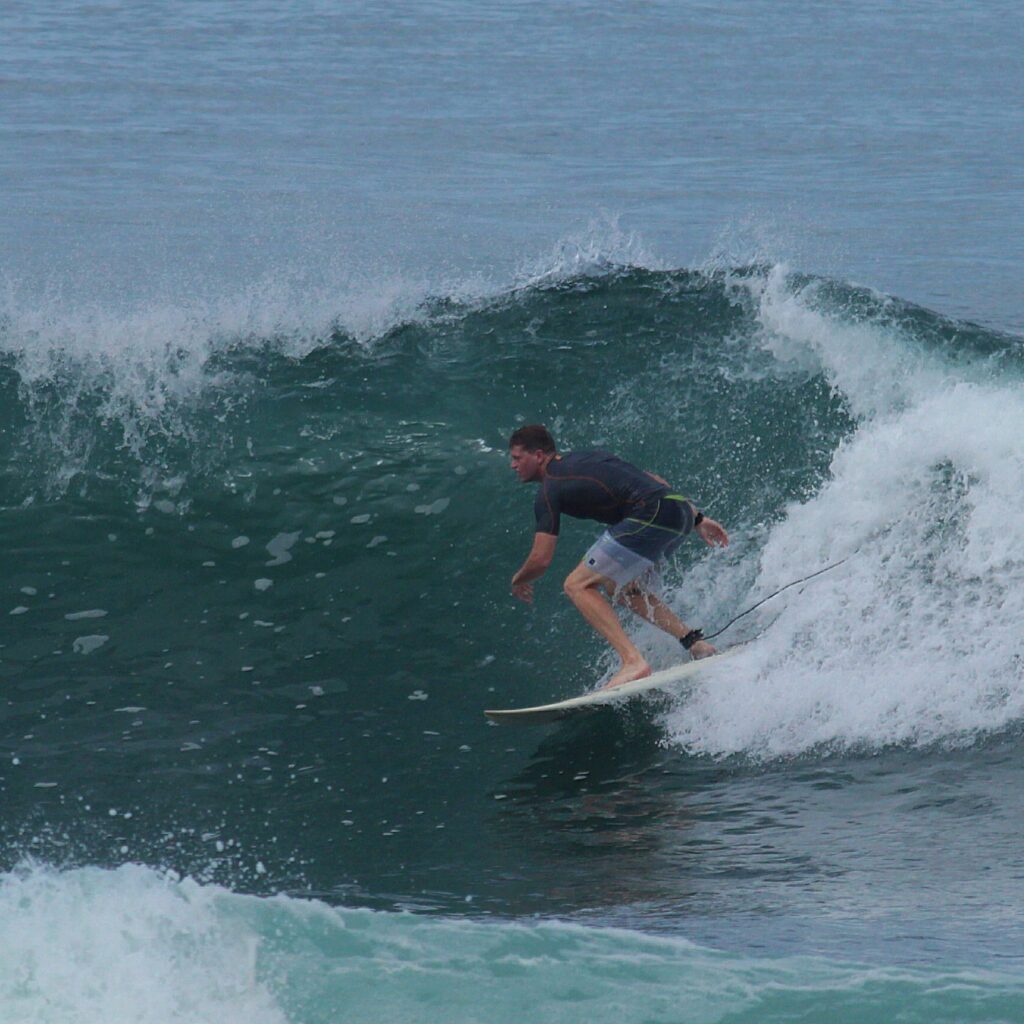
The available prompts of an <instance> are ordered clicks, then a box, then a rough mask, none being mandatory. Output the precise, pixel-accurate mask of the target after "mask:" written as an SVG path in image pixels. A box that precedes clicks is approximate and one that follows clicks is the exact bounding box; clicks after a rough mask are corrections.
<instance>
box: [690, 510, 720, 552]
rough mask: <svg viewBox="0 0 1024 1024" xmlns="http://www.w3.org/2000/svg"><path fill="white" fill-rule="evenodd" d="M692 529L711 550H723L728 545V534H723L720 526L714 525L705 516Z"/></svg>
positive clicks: (714, 523) (711, 520)
mask: <svg viewBox="0 0 1024 1024" xmlns="http://www.w3.org/2000/svg"><path fill="white" fill-rule="evenodd" d="M693 529H694V532H695V533H696V534H697V536H698V537H700V539H701V540H703V541H704V543H705V544H710V545H711V547H713V548H724V547H727V546H728V544H729V534H727V533H726V532H725V530H724V529H723V527H722V524H721V523H716V522H715V521H714V519H708V517H707V516H705V517H704V518H703V519H702V520H701V522H700V524H699V525H697V526H695V527H694V528H693Z"/></svg>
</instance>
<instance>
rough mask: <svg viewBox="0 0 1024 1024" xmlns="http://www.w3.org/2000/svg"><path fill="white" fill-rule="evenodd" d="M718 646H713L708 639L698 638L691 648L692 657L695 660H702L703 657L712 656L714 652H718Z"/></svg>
mask: <svg viewBox="0 0 1024 1024" xmlns="http://www.w3.org/2000/svg"><path fill="white" fill-rule="evenodd" d="M717 653H718V648H717V647H712V646H711V644H709V643H708V642H707V640H698V641H697V642H696V643H695V644H694V645H693V646H692V647H691V648H690V657H691V658H693V660H694V661H700V659H701V658H710V657H711V655H712V654H717Z"/></svg>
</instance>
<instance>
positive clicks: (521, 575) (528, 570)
mask: <svg viewBox="0 0 1024 1024" xmlns="http://www.w3.org/2000/svg"><path fill="white" fill-rule="evenodd" d="M557 543H558V534H556V533H535V534H534V535H533V547H532V548H530V553H529V554H528V555H527V556H526V561H525V562H523V564H522V567H521V568H520V570H519V571H518V572H517V573H516V574H515V576H513V577H512V593H513V594H514V595H515V596H516V597H518V598H519V600H520V601H524V602H525V603H526V604H531V603H532V602H533V581H534V580H536V579H540V577H541V576H543V575H544V573H545V572H547V569H548V566H549V565H550V564H551V559H552V558H554V557H555V545H556V544H557Z"/></svg>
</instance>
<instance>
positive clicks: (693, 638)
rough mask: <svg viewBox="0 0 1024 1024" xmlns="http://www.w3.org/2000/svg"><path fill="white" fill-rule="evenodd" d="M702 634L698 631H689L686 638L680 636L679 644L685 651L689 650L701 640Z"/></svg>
mask: <svg viewBox="0 0 1024 1024" xmlns="http://www.w3.org/2000/svg"><path fill="white" fill-rule="evenodd" d="M703 639H704V634H703V632H701V630H699V629H691V630H690V632H689V633H687V634H686V636H681V637H680V638H679V642H680V643H681V644H682V645H683V647H684V648H685V649H686V650H689V649H690V648H691V647H692V646H693V645H694V644H695V643H696V642H697V641H698V640H703Z"/></svg>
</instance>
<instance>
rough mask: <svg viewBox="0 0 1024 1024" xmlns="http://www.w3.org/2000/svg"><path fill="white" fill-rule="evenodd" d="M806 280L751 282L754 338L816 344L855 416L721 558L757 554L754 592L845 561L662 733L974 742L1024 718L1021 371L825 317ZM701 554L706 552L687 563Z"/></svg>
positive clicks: (689, 741)
mask: <svg viewBox="0 0 1024 1024" xmlns="http://www.w3.org/2000/svg"><path fill="white" fill-rule="evenodd" d="M770 293H773V294H770ZM805 299H806V297H803V298H801V296H800V295H795V294H788V295H787V294H786V292H785V289H784V287H783V285H782V284H781V282H780V281H778V280H774V281H772V280H769V281H767V282H766V283H765V284H764V291H763V294H762V302H761V309H762V313H763V315H764V322H765V324H766V344H770V345H771V346H772V347H773V350H775V351H777V352H778V353H780V358H800V353H801V351H803V352H804V353H805V354H807V353H809V354H810V357H812V358H814V359H816V360H819V361H820V364H821V368H822V370H823V371H824V372H825V373H827V374H828V375H829V377H830V378H831V379H832V380H833V381H834V382H835V384H836V386H837V387H838V388H840V390H841V391H842V393H843V395H844V396H845V397H846V398H847V400H848V401H849V402H850V404H851V407H852V408H853V409H854V411H855V412H856V414H857V415H858V417H859V420H860V425H859V427H858V429H857V431H856V433H855V434H854V435H853V436H852V437H851V438H850V439H848V440H847V441H846V442H845V443H844V444H842V445H841V446H840V448H839V449H838V451H837V452H836V454H835V456H834V458H833V461H832V465H831V479H830V481H829V482H828V483H827V484H826V485H825V486H824V487H823V488H822V489H821V491H820V492H819V493H818V494H817V495H816V496H815V497H814V498H812V499H811V500H809V501H807V502H806V503H804V504H799V505H796V504H795V505H793V506H791V507H790V508H789V509H787V510H786V515H785V518H784V519H783V521H782V522H780V523H779V524H777V525H776V526H774V527H773V528H772V529H771V530H770V532H769V534H768V536H767V538H766V541H765V544H764V546H763V549H762V550H761V552H760V555H759V556H757V555H755V554H753V553H752V554H751V555H750V556H748V558H747V560H746V562H745V563H744V564H739V565H733V566H732V567H731V568H728V567H725V568H723V566H722V563H719V564H718V568H719V571H721V572H722V573H723V575H725V576H729V575H730V574H731V575H732V576H734V577H735V576H737V575H743V574H749V572H750V560H751V559H753V558H755V557H759V564H758V565H757V567H756V571H755V576H756V579H755V583H754V586H753V588H752V589H751V591H750V593H749V594H748V595H746V598H745V599H744V602H743V603H747V604H749V603H753V601H754V600H756V599H758V598H760V597H762V596H765V595H766V594H768V593H770V592H771V591H773V590H775V589H776V588H778V587H781V586H783V585H784V584H785V583H787V582H789V581H791V580H794V579H797V578H799V577H802V576H805V575H807V574H808V573H810V572H813V571H815V570H817V569H820V568H822V567H824V566H825V565H827V564H829V563H831V562H834V561H836V560H837V559H840V558H844V557H848V561H847V562H846V563H845V564H843V565H842V566H840V567H838V568H836V569H834V570H832V571H830V572H829V573H827V574H825V575H824V576H821V577H819V578H818V579H816V580H814V581H811V582H809V583H808V584H807V585H806V587H805V588H804V589H802V590H793V591H790V592H789V593H787V594H785V595H783V596H780V597H779V598H777V599H775V600H774V602H773V603H771V604H770V605H769V606H767V607H766V608H765V609H764V612H762V613H760V615H761V621H762V622H765V623H767V622H770V620H771V619H772V618H774V616H775V615H776V614H777V615H778V618H777V619H776V620H775V621H774V622H772V623H771V625H770V626H769V628H768V629H767V632H766V633H765V635H764V636H763V637H761V638H760V639H759V640H757V642H756V643H755V645H754V646H753V647H752V648H751V649H750V650H749V651H748V652H745V653H744V654H743V655H741V656H740V657H739V658H737V659H736V660H734V661H733V662H730V665H729V672H728V673H725V674H722V675H721V677H719V678H716V679H715V680H714V681H713V685H712V684H711V683H709V685H707V686H704V687H701V688H699V690H698V691H697V692H696V693H695V694H694V695H693V696H692V697H691V698H690V699H689V700H688V701H687V703H686V705H685V707H684V708H682V709H680V710H677V711H675V712H673V713H671V714H670V715H669V718H668V720H667V721H668V727H669V730H670V735H671V737H672V740H673V741H674V742H676V743H679V744H681V745H683V746H685V747H686V748H687V749H689V750H692V751H695V752H699V753H705V754H711V755H713V756H722V755H729V754H737V753H741V754H745V755H748V756H751V755H752V756H756V757H776V756H788V755H794V754H799V753H801V752H804V751H808V750H810V749H812V748H815V747H817V746H820V745H826V746H829V745H831V746H838V747H843V748H849V747H869V748H877V747H880V746H883V745H886V744H906V743H910V744H926V743H932V742H937V741H938V742H944V743H964V742H973V741H974V740H975V739H976V738H977V737H978V735H979V734H982V733H985V732H988V731H991V730H1000V729H1004V728H1007V727H1009V726H1011V725H1013V724H1014V723H1015V722H1017V721H1019V720H1020V719H1021V718H1022V717H1024V673H1022V671H1021V668H1022V664H1024V642H1022V639H1021V635H1020V627H1019V624H1020V622H1021V621H1022V617H1024V513H1022V511H1021V505H1020V495H1021V494H1024V448H1022V446H1021V444H1020V438H1021V437H1022V436H1024V396H1022V394H1021V392H1020V389H1019V385H1018V383H1017V382H1016V381H1007V382H1006V384H1005V385H1004V384H1002V383H1001V382H990V383H987V384H980V383H976V382H972V381H970V380H962V379H961V380H957V379H956V375H955V374H954V372H953V371H952V369H951V368H950V366H948V365H946V364H944V363H943V361H942V360H941V358H940V357H938V356H933V355H930V354H922V353H920V352H915V351H909V350H908V348H907V346H906V345H905V344H904V342H903V339H901V338H900V337H899V336H898V334H896V333H895V332H892V331H890V332H888V333H886V331H885V329H884V328H882V327H880V326H877V325H876V326H873V327H870V326H864V325H853V326H850V325H847V324H844V323H842V322H834V321H831V320H830V319H829V318H828V316H827V315H825V314H823V313H821V312H815V311H813V310H809V309H808V308H807V307H806V306H805V305H804V302H805ZM979 376H980V374H979ZM713 571H714V570H713V567H712V566H711V564H710V563H704V564H703V565H702V566H701V567H700V571H699V572H697V573H695V574H693V576H692V579H691V582H696V584H697V585H698V586H699V585H700V581H701V580H702V579H703V578H704V577H705V576H706V575H708V574H710V573H712V572H713ZM728 585H729V584H728V581H727V580H726V581H725V582H724V583H723V584H722V586H724V587H725V589H728Z"/></svg>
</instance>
